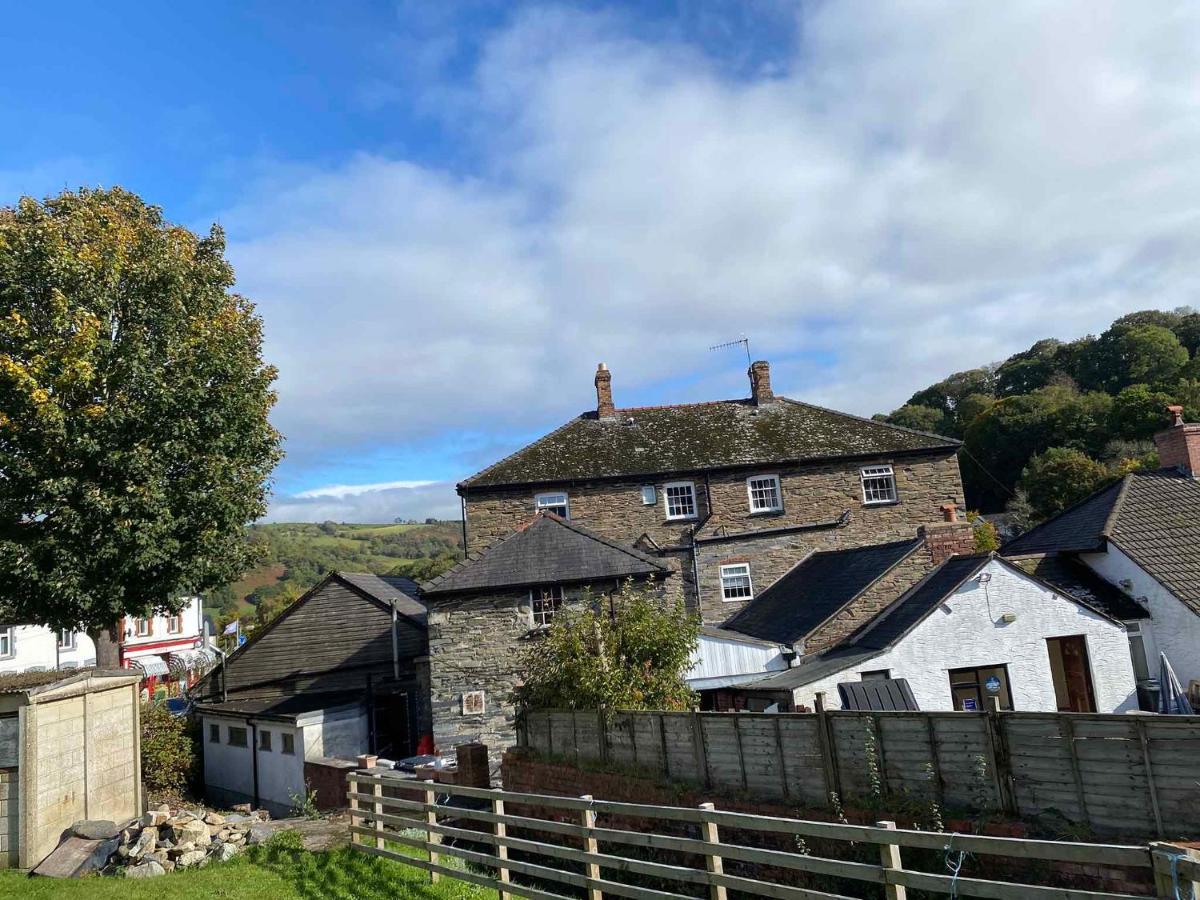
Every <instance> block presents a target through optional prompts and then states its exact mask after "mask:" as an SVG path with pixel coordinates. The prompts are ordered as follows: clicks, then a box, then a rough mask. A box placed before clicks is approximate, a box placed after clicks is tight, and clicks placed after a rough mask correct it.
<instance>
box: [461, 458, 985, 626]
mask: <svg viewBox="0 0 1200 900" xmlns="http://www.w3.org/2000/svg"><path fill="white" fill-rule="evenodd" d="M873 462H877V463H890V464H891V465H892V466H893V469H894V472H895V476H896V489H897V494H898V500H897V502H895V503H891V504H885V505H872V506H867V505H865V504H864V503H863V499H862V483H861V479H860V469H861V468H862V466H863V465H864V463H861V462H854V463H837V464H824V465H811V466H793V467H790V468H774V469H762V470H755V471H754V474H776V475H779V477H780V485H781V489H782V493H783V504H784V508H783V510H782V511H781V512H778V513H770V514H759V515H751V514H750V512H749V497H748V494H747V488H746V478H747V477H748V475H749V474H751V473H750V471H749V470H743V471H741V472H737V473H718V474H712V475H710V476H709V477H708V482H707V486H706V483H705V478H704V477H703V476H697V477H694V478H693V479H692V480H693V481H694V483H695V485H696V500H697V507H698V510H699V519H697V520H696V521H692V522H673V521H668V520H667V519H666V513H665V509H664V506H663V504H664V501H663V484H664V482H663V481H657V482H655V488H656V493H657V498H658V502H657V503H656V504H655V505H654V506H647V505H643V504H642V500H641V487H642V485H644V484H648V483H650V482H649V481H634V480H630V481H621V482H612V483H595V484H590V485H580V486H571V487H568V488H566V491H567V494H568V497H569V502H570V511H571V520H572V521H574V522H578V523H579V524H580V525H583V526H584V527H585V528H588V529H591V530H592V531H594V532H596V533H597V534H600V535H603V536H604V537H607V538H609V539H611V540H616V541H620V542H622V543H627V544H634V543H635V542H637V541H638V540H639V538H641V537H642V536H643V535H648V536H649V537H650V538H651V539H652V540H653V541H655V543H657V544H658V545H659V546H660V547H661V548H663V549H664V550H666V551H668V552H665V553H663V554H662V557H663V559H664V561H667V562H668V564H669V565H671V566H672V568H673V569H675V570H676V571H680V572H682V573H683V575H684V577H683V578H682V579H681V584H682V587H683V590H684V591H685V593H686V596H687V599H688V601H689V603H690V604H692V605H694V606H698V607H699V609H700V611H701V614H702V616H703V618H704V620H705V622H708V623H721V622H724V621H725V620H726V619H728V618H729V617H730V616H732V615H733V614H734V613H736V612H737V611H738V610H739V609H741V608H742V606H744V605H745V603H744V602H726V601H724V600H723V599H722V597H721V585H720V566H721V565H723V564H725V563H726V562H727V561H730V560H739V561H748V562H749V563H750V567H751V578H752V580H753V582H754V590H755V593H761V592H762V591H764V590H766V589H767V588H768V587H770V585H771V584H773V583H774V582H775V581H776V580H777V579H778V578H779V577H780V576H781V575H783V574H784V573H785V572H787V571H788V570H789V569H791V568H792V567H793V566H794V565H796V563H798V562H799V561H800V560H801V559H803V558H804V557H805V556H806V555H808V554H809V553H811V552H814V551H817V550H835V549H839V548H842V547H855V546H862V545H865V544H876V543H883V542H886V541H892V540H902V539H904V538H910V537H915V535H916V532H917V528H918V527H920V526H922V525H925V524H927V523H930V522H934V521H937V520H938V519H940V518H941V516H942V513H941V506H942V505H943V504H945V503H947V502H955V503H959V504H961V502H962V479H961V476H960V474H959V468H958V459H957V457H956V456H954V455H953V454H950V455H943V456H922V457H911V458H903V459H890V458H881V459H879V460H875V461H873ZM670 480H673V481H674V480H685V479H683V478H672V479H670ZM538 492H539V491H536V490H534V489H532V488H520V489H494V490H488V491H480V492H475V491H472V492H471V493H469V494H468V496H467V503H466V509H467V530H468V542H469V543H470V545H471V547H472V549H475V550H477V549H479V548H481V547H482V546H485V545H486V544H488V543H490V542H491V541H493V540H495V539H497V538H499V537H502V536H504V535H506V534H508V533H510V532H511V531H512V530H513V529H514V528H516V527H518V526H519V525H521V524H523V523H525V522H528V521H529V520H530V519H531V518H532V517H533V515H534V514H535V510H534V495H535V494H536V493H538ZM710 498H711V513H712V515H711V516H710V517H709V518H708V520H707V521H706V522H704V525H703V527H702V528H700V529H699V534H698V535H697V536H698V538H699V540H700V544H699V546H698V551H697V558H696V569H697V570H698V574H699V584H698V585H693V584H692V582H693V581H694V578H693V574H692V572H691V571H689V570H691V569H692V568H693V565H692V561H691V560H690V559H688V558H686V557H687V556H690V546H691V540H692V534H691V532H692V530H693V528H695V527H696V526H697V525H698V524H699V522H700V521H703V520H704V516H705V515H706V513H707V512H708V511H709V499H710ZM847 510H849V513H850V515H849V518H848V520H847V521H846V522H845V523H844V524H841V525H838V526H836V527H834V526H832V525H830V524H828V523H830V522H832V521H834V520H837V519H838V518H839V517H840V516H842V514H843V513H844V512H846V511H847ZM818 524H820V525H821V527H815V528H811V529H808V528H806V529H804V530H802V531H790V532H784V533H780V532H778V531H773V530H775V529H787V528H795V527H796V526H804V525H818ZM755 532H766V533H758V534H756V533H755ZM738 535H744V538H742V539H739V540H722V541H717V542H713V543H710V544H706V543H705V541H704V539H705V538H710V537H722V536H723V537H726V538H736V537H737V536H738ZM638 546H639V547H640V548H641V549H643V550H648V549H649V546H648V544H647V543H646V542H642V543H640V544H638ZM672 550H673V551H674V552H670V551H672ZM680 557H685V558H682V559H681V558H680Z"/></svg>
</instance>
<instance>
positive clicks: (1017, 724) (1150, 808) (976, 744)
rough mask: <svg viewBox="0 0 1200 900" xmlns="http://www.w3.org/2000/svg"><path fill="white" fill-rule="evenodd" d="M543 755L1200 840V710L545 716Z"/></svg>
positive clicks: (815, 800)
mask: <svg viewBox="0 0 1200 900" xmlns="http://www.w3.org/2000/svg"><path fill="white" fill-rule="evenodd" d="M519 735H520V736H519V740H520V743H522V744H523V745H525V746H527V747H528V748H530V749H531V750H534V751H535V752H537V753H538V754H540V755H543V756H549V757H559V758H564V759H566V760H568V761H572V762H581V761H594V762H598V763H601V764H615V765H619V766H622V767H626V768H632V769H634V770H641V771H644V772H645V773H646V774H647V775H648V776H650V777H659V778H665V779H669V780H674V781H679V782H685V783H691V784H696V785H702V786H704V787H705V788H709V789H715V790H726V791H735V792H743V793H748V794H751V795H754V796H758V797H763V798H765V799H770V800H780V801H783V802H785V803H788V804H791V805H795V806H799V807H804V806H807V807H811V808H829V807H830V806H831V805H832V802H833V801H832V798H833V797H834V796H836V797H837V798H840V800H841V801H842V802H843V803H846V804H847V805H850V804H853V803H854V802H855V801H857V800H859V799H863V798H868V797H870V796H871V795H872V793H877V794H882V796H880V797H877V799H878V800H880V801H882V802H883V804H884V805H885V806H886V803H887V801H888V800H889V799H890V798H893V797H897V798H898V797H904V798H907V799H909V800H914V799H915V800H919V801H921V802H926V801H933V802H937V803H938V804H939V805H940V806H941V807H942V808H943V809H948V810H956V811H961V812H963V813H967V814H996V813H999V814H1003V815H1007V816H1009V817H1012V818H1021V819H1027V820H1028V819H1037V818H1040V817H1043V816H1044V815H1047V814H1049V815H1054V816H1057V817H1058V818H1059V819H1061V820H1063V821H1066V822H1070V823H1073V824H1075V825H1084V826H1086V827H1087V828H1088V829H1089V830H1090V831H1091V832H1092V833H1094V834H1097V835H1108V836H1120V835H1126V836H1130V835H1136V836H1150V835H1153V836H1157V837H1160V838H1162V837H1168V838H1171V837H1179V836H1181V835H1195V834H1200V716H1150V715H1100V714H1091V713H1034V712H995V711H993V712H989V713H962V712H859V711H848V710H837V711H824V710H821V711H818V712H816V713H778V714H777V713H770V714H767V713H699V712H657V711H655V712H609V713H605V712H602V711H595V710H539V711H535V712H528V713H525V714H524V716H523V717H522V722H521V728H520V732H519Z"/></svg>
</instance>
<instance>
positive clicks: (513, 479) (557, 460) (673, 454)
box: [459, 397, 958, 490]
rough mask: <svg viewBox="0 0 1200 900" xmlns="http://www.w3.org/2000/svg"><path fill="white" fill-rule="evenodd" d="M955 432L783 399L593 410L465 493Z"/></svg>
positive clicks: (946, 444)
mask: <svg viewBox="0 0 1200 900" xmlns="http://www.w3.org/2000/svg"><path fill="white" fill-rule="evenodd" d="M957 447H958V442H957V441H954V440H952V439H951V438H947V437H941V436H939V435H934V434H925V433H924V432H919V431H912V430H910V429H907V428H900V427H898V426H895V425H888V424H885V423H883V422H875V421H872V420H871V419H863V418H859V417H858V416H852V415H849V414H848V413H842V412H836V411H834V410H831V409H824V408H822V407H820V406H813V405H811V404H808V403H801V402H799V401H796V400H789V399H787V398H784V397H778V398H776V399H775V400H774V401H773V402H771V403H765V404H762V405H761V406H760V405H756V404H755V403H754V402H753V401H751V400H722V401H717V402H712V403H692V404H686V405H680V406H655V407H642V408H637V409H622V410H618V411H617V415H616V417H615V418H614V419H611V420H601V419H599V418H597V417H596V414H595V413H594V412H590V413H585V414H583V415H581V416H579V417H578V418H575V419H572V420H571V421H570V422H567V423H566V424H565V425H563V426H562V427H560V428H558V429H556V430H554V431H552V432H550V434H548V435H546V436H545V437H543V438H540V439H539V440H536V441H534V442H533V443H532V444H530V445H529V446H527V447H525V448H523V449H521V450H518V451H517V452H516V453H514V454H512V455H511V456H508V457H506V458H504V459H502V460H500V461H499V462H497V463H495V464H494V465H491V466H489V467H488V468H486V469H484V470H483V471H482V472H479V473H478V474H477V475H473V476H472V477H470V478H468V479H466V480H465V481H463V482H461V483H460V484H459V487H460V489H464V490H470V489H471V488H477V487H492V486H500V485H509V484H535V483H538V482H547V483H550V482H562V481H578V480H586V479H592V478H614V477H622V476H642V475H652V474H657V473H671V472H696V471H704V470H706V469H723V468H730V467H738V466H758V465H769V464H779V463H789V462H805V461H810V460H818V459H833V458H837V457H869V456H877V455H887V454H894V453H910V452H914V451H916V452H919V451H923V450H946V451H952V450H954V449H955V448H957Z"/></svg>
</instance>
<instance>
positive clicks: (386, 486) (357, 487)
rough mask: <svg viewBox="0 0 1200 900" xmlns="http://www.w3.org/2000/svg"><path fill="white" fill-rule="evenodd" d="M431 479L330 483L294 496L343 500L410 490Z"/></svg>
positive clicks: (308, 498)
mask: <svg viewBox="0 0 1200 900" xmlns="http://www.w3.org/2000/svg"><path fill="white" fill-rule="evenodd" d="M435 483H436V482H433V481H381V482H379V483H377V484H330V485H326V486H325V487H316V488H311V489H310V490H307V491H300V492H299V493H297V494H296V495H295V496H296V497H297V498H299V499H301V500H315V499H317V498H319V497H330V498H333V499H335V500H344V499H345V498H347V497H357V496H358V495H359V494H370V493H372V492H375V491H388V490H394V489H396V488H402V489H405V490H412V489H413V488H422V487H427V486H428V485H431V484H435Z"/></svg>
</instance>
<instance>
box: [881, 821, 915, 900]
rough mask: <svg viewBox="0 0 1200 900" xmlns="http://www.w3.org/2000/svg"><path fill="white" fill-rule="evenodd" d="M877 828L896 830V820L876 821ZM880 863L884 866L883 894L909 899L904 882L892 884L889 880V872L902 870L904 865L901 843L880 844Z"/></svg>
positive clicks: (904, 899)
mask: <svg viewBox="0 0 1200 900" xmlns="http://www.w3.org/2000/svg"><path fill="white" fill-rule="evenodd" d="M875 827H876V828H887V829H888V830H889V831H895V830H896V823H895V822H876V823H875ZM879 864H880V865H881V866H882V867H883V877H884V879H885V881H884V883H883V896H884V897H886V898H887V900H908V888H906V887H905V886H904V885H902V884H892V883H891V882H890V881H887V880H886V879H887V878H888V873H889V872H902V871H904V865H903V864H902V863H901V862H900V845H899V844H880V845H879Z"/></svg>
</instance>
